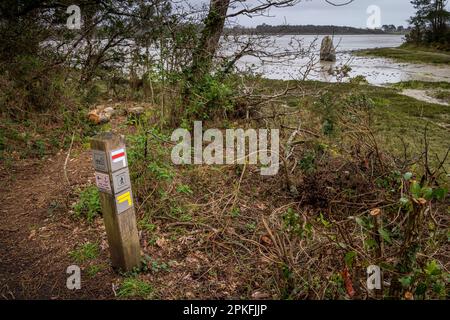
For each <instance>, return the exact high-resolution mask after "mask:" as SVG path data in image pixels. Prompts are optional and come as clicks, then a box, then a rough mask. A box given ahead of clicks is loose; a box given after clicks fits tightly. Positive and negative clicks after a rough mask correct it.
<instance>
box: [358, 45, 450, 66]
mask: <svg viewBox="0 0 450 320" xmlns="http://www.w3.org/2000/svg"><path fill="white" fill-rule="evenodd" d="M355 54H356V55H360V56H375V57H381V58H389V59H394V60H396V61H398V62H410V63H433V64H444V65H450V53H448V52H447V51H439V50H432V49H429V48H424V47H415V46H412V45H404V46H401V47H398V48H376V49H367V50H360V51H356V52H355Z"/></svg>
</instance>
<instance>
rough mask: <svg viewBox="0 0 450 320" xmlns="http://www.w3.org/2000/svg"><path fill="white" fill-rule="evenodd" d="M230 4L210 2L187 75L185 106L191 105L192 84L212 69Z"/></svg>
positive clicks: (220, 0)
mask: <svg viewBox="0 0 450 320" xmlns="http://www.w3.org/2000/svg"><path fill="white" fill-rule="evenodd" d="M229 4H230V0H211V2H210V7H209V12H208V16H207V17H206V19H205V21H204V28H203V30H202V34H201V37H200V41H199V43H198V44H197V47H196V49H195V50H194V53H193V55H192V65H191V67H190V68H189V70H188V74H187V77H186V79H187V81H186V85H185V88H184V94H183V105H184V106H187V105H189V102H190V96H191V93H192V92H191V87H192V85H193V84H195V83H197V82H198V81H200V80H201V79H202V78H203V77H204V76H205V75H207V74H208V73H209V72H210V70H211V66H212V61H213V58H214V54H215V53H216V50H217V48H218V46H219V41H220V36H221V35H222V31H223V27H224V24H225V18H226V14H227V10H228V6H229Z"/></svg>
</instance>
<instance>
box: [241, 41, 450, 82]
mask: <svg viewBox="0 0 450 320" xmlns="http://www.w3.org/2000/svg"><path fill="white" fill-rule="evenodd" d="M323 37H324V36H311V35H295V36H288V35H286V36H282V37H273V39H272V41H273V44H274V46H273V47H272V48H274V49H273V50H275V51H277V52H282V51H287V50H289V48H290V44H292V43H293V42H295V43H297V42H301V44H302V47H303V48H311V50H310V53H309V54H308V55H305V56H302V57H297V58H293V59H285V61H282V60H283V59H280V58H274V59H273V60H268V59H263V60H261V59H260V57H255V56H245V57H243V58H242V59H241V60H240V61H239V62H238V64H237V66H238V68H239V69H241V70H245V69H249V68H251V69H252V70H254V71H255V72H257V73H259V74H261V75H262V76H263V77H266V78H270V79H283V80H289V79H308V80H320V81H327V82H336V81H339V80H340V79H338V78H337V77H336V76H334V75H332V74H330V71H332V70H335V69H336V68H340V67H342V66H343V65H348V66H349V67H350V68H351V71H350V72H349V73H348V75H349V76H350V77H355V76H358V75H361V76H364V77H365V78H366V79H367V81H368V82H369V83H371V84H375V85H382V84H387V83H396V82H400V81H408V80H423V81H448V82H450V67H449V66H439V65H429V64H413V63H399V62H396V61H394V60H391V59H385V58H377V57H373V58H372V57H359V56H357V55H355V54H354V53H353V52H352V51H354V50H361V49H371V48H386V47H398V46H400V45H401V44H402V43H403V36H402V35H335V36H334V37H333V42H334V45H335V46H336V52H337V61H336V62H335V63H330V62H321V61H320V59H319V52H320V43H321V41H322V38H323ZM269 50H272V49H269ZM347 79H348V78H347ZM343 81H346V79H344V80H343Z"/></svg>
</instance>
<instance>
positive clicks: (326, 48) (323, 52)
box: [320, 36, 336, 62]
mask: <svg viewBox="0 0 450 320" xmlns="http://www.w3.org/2000/svg"><path fill="white" fill-rule="evenodd" d="M320 60H322V61H331V62H335V61H336V49H335V48H334V45H333V39H331V37H330V36H326V37H325V38H323V40H322V45H321V47H320Z"/></svg>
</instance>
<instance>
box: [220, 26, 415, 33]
mask: <svg viewBox="0 0 450 320" xmlns="http://www.w3.org/2000/svg"><path fill="white" fill-rule="evenodd" d="M386 27H387V26H383V28H382V29H362V28H354V27H342V26H315V25H278V26H271V25H268V24H262V25H258V26H257V27H256V28H246V27H240V26H239V27H234V28H228V29H226V30H225V32H226V33H231V34H255V33H256V34H314V35H316V34H390V33H404V32H406V31H407V30H406V29H403V27H401V28H398V30H397V28H396V27H393V28H386Z"/></svg>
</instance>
